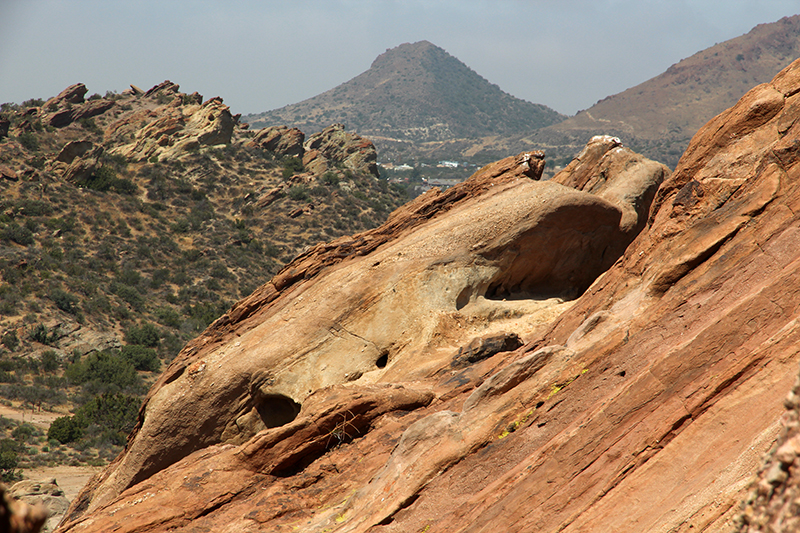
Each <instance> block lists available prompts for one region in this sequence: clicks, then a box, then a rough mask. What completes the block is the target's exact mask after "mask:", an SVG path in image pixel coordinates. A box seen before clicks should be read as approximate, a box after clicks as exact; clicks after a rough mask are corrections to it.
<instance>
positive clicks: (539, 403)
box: [536, 402, 544, 409]
mask: <svg viewBox="0 0 800 533" xmlns="http://www.w3.org/2000/svg"><path fill="white" fill-rule="evenodd" d="M543 405H544V402H536V408H537V409H538V408H540V407H541V406H543Z"/></svg>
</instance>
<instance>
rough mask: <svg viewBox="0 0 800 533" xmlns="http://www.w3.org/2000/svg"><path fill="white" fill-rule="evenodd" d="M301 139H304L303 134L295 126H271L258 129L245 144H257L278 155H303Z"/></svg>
mask: <svg viewBox="0 0 800 533" xmlns="http://www.w3.org/2000/svg"><path fill="white" fill-rule="evenodd" d="M303 141H305V135H304V134H303V132H302V131H300V130H298V129H297V128H289V127H287V126H272V127H270V128H264V129H262V130H259V131H258V133H257V134H256V136H255V137H253V139H252V140H250V141H248V142H247V143H246V145H247V146H257V147H259V148H261V149H263V150H269V151H270V152H274V153H275V154H276V155H279V156H287V155H289V156H294V157H303V153H304V150H303Z"/></svg>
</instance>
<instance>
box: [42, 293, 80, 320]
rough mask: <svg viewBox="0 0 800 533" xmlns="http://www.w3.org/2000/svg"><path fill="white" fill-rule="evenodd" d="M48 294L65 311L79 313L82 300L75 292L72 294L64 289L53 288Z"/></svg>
mask: <svg viewBox="0 0 800 533" xmlns="http://www.w3.org/2000/svg"><path fill="white" fill-rule="evenodd" d="M48 296H49V297H50V299H51V300H53V303H55V304H56V307H58V308H59V309H61V310H62V311H64V312H65V313H70V314H72V315H77V314H78V312H79V309H78V303H79V302H80V300H79V299H78V297H77V296H75V295H74V294H70V293H68V292H66V291H65V290H63V289H53V290H51V291H50V294H49V295H48Z"/></svg>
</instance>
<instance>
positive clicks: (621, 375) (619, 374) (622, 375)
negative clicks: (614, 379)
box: [617, 370, 625, 378]
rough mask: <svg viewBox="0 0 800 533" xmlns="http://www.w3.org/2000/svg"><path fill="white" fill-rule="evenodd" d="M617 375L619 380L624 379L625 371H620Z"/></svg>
mask: <svg viewBox="0 0 800 533" xmlns="http://www.w3.org/2000/svg"><path fill="white" fill-rule="evenodd" d="M617 375H618V376H619V377H621V378H624V377H625V371H624V370H623V371H621V372H617Z"/></svg>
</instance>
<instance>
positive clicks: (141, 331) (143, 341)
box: [125, 322, 161, 348]
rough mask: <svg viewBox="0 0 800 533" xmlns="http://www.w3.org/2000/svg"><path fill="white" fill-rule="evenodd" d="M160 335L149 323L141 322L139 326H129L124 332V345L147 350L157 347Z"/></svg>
mask: <svg viewBox="0 0 800 533" xmlns="http://www.w3.org/2000/svg"><path fill="white" fill-rule="evenodd" d="M160 338H161V333H160V332H159V331H158V328H157V327H155V326H154V325H153V324H151V323H150V322H143V323H142V325H140V326H131V327H129V328H127V329H126V330H125V343H126V344H138V345H141V346H146V347H149V348H154V347H156V346H158V341H159V339H160Z"/></svg>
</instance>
